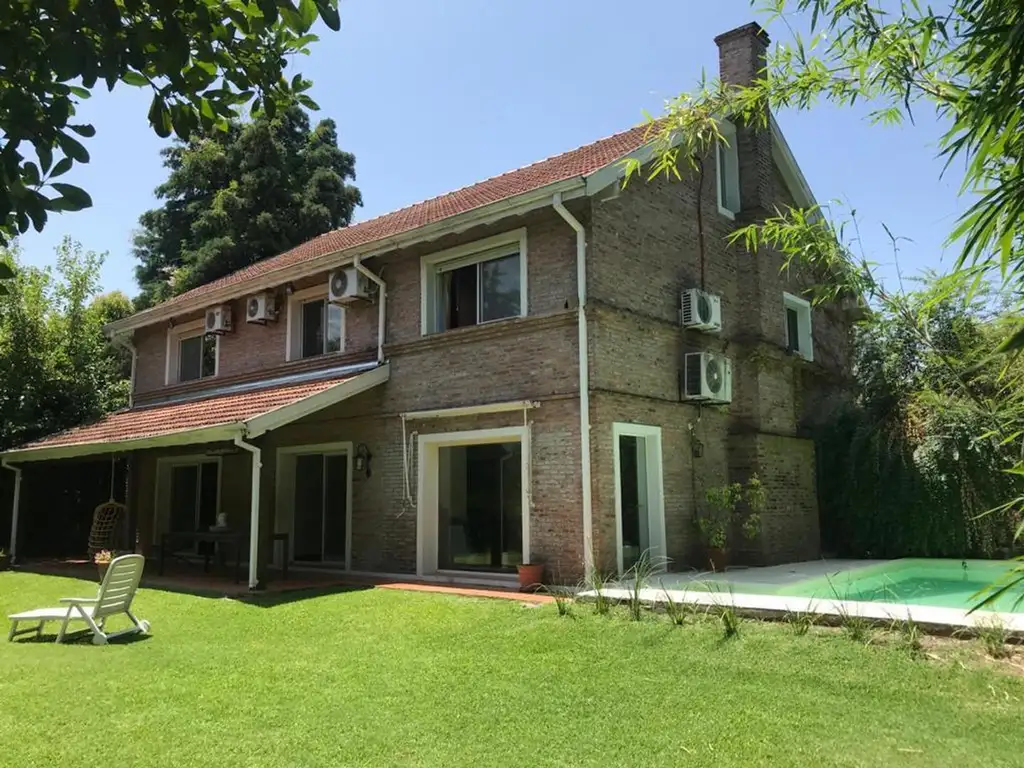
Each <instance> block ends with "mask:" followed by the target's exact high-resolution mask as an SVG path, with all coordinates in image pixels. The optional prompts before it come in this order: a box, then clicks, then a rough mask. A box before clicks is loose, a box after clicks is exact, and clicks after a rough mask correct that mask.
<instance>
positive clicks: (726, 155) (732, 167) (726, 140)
mask: <svg viewBox="0 0 1024 768" xmlns="http://www.w3.org/2000/svg"><path fill="white" fill-rule="evenodd" d="M720 130H721V132H722V139H720V140H719V141H718V143H717V145H716V147H715V171H716V176H717V179H718V212H719V213H721V214H722V215H723V216H727V217H728V218H730V219H732V218H735V216H736V214H737V213H739V212H740V162H739V153H738V152H737V150H736V128H735V126H733V124H732V123H728V122H724V121H723V122H722V123H721V125H720Z"/></svg>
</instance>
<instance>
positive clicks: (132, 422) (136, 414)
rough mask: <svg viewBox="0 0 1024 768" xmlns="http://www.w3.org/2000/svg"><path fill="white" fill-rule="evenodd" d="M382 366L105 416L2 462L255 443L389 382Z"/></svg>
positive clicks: (23, 448) (31, 445) (16, 451)
mask: <svg viewBox="0 0 1024 768" xmlns="http://www.w3.org/2000/svg"><path fill="white" fill-rule="evenodd" d="M389 375H390V368H389V366H388V364H387V363H385V364H383V365H380V366H377V367H375V368H371V369H369V370H366V369H365V367H364V368H363V369H356V370H348V371H344V372H342V369H339V370H338V371H337V372H336V373H335V375H333V376H328V377H322V378H318V379H315V380H301V381H294V380H293V381H290V382H287V383H278V384H275V385H271V386H267V387H265V388H262V389H246V390H244V391H241V392H238V391H232V392H227V393H224V392H222V393H220V394H214V395H211V396H208V397H202V398H196V399H191V400H187V401H184V402H182V401H178V402H172V403H162V404H158V405H150V406H144V407H138V408H131V409H127V410H123V411H116V412H114V413H111V414H107V415H106V416H104V417H103V418H102V419H100V420H99V421H96V422H94V423H92V424H86V425H83V426H81V427H75V428H73V429H69V430H66V431H64V432H59V433H57V434H55V435H50V436H48V437H44V438H42V439H40V440H36V441H34V442H32V443H28V444H26V445H22V446H19V447H18V448H15V449H13V450H10V451H7V452H5V453H3V454H0V456H2V458H3V460H4V461H5V462H24V461H45V460H49V459H64V458H73V457H76V456H90V455H94V454H109V453H121V452H124V451H132V450H140V449H145V448H160V447H166V446H174V445H190V444H197V443H216V442H224V441H231V440H234V439H235V438H236V437H242V438H254V437H259V436H260V435H262V434H264V433H266V432H269V431H270V430H272V429H276V428H278V427H281V426H283V425H285V424H289V423H291V422H293V421H296V420H297V419H300V418H302V417H303V416H308V415H309V414H311V413H315V412H316V411H319V410H320V409H322V408H326V407H328V406H330V405H334V404H335V403H338V402H341V401H342V400H344V399H346V398H348V397H352V396H353V395H356V394H359V393H360V392H363V391H365V390H367V389H370V388H371V387H375V386H377V385H378V384H382V383H384V382H385V381H387V380H388V377H389Z"/></svg>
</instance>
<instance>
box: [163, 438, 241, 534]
mask: <svg viewBox="0 0 1024 768" xmlns="http://www.w3.org/2000/svg"><path fill="white" fill-rule="evenodd" d="M212 463H216V464H217V507H216V509H215V510H214V515H215V516H216V515H219V514H220V511H221V488H222V487H223V485H224V462H223V459H222V457H221V456H208V455H206V454H204V453H190V454H187V455H182V456H159V457H157V460H156V478H155V480H154V482H153V530H152V541H151V542H150V544H152V545H153V546H154V547H159V546H160V537H161V536H162V535H163V534H165V533H169V532H170V525H171V521H170V504H171V487H170V481H171V478H172V476H173V473H172V472H171V470H172V469H173V468H174V467H182V466H191V465H193V464H212ZM201 473H202V470H200V475H201ZM161 480H164V481H166V482H167V483H168V486H167V488H161V487H160V486H161ZM201 489H202V478H201V477H197V486H196V493H197V494H198V493H200V491H201ZM161 491H163V493H161ZM162 502H166V505H164V504H162ZM164 509H166V510H167V515H168V516H167V528H166V530H161V528H160V515H161V511H163V510H164ZM198 514H199V509H198V507H197V508H196V515H197V516H198Z"/></svg>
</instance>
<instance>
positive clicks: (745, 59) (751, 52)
mask: <svg viewBox="0 0 1024 768" xmlns="http://www.w3.org/2000/svg"><path fill="white" fill-rule="evenodd" d="M769 43H771V40H770V39H769V37H768V33H767V32H765V31H764V30H763V29H762V28H761V25H760V24H758V23H757V22H756V21H752V22H750V23H749V24H744V25H743V26H742V27H736V29H730V30H729V31H728V32H723V33H722V34H720V35H719V36H718V37H716V38H715V45H717V46H718V75H719V77H720V78H721V79H722V82H723V83H728V84H730V85H750V84H751V83H752V82H753V81H754V78H755V77H756V76H757V75H759V74H760V73H761V70H763V69H764V65H765V56H766V55H767V53H768V45H769Z"/></svg>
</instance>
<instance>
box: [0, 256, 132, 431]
mask: <svg viewBox="0 0 1024 768" xmlns="http://www.w3.org/2000/svg"><path fill="white" fill-rule="evenodd" d="M56 250H57V266H56V269H52V268H49V267H48V268H46V269H39V268H37V267H31V266H26V265H24V264H19V263H18V256H19V254H18V250H17V247H11V248H7V249H0V261H2V262H3V263H6V264H9V265H11V266H14V267H16V276H15V278H14V279H13V280H12V281H11V285H10V288H11V291H10V295H9V296H7V297H5V298H4V300H3V301H0V450H5V449H7V448H10V447H12V446H15V445H18V444H20V443H24V442H27V441H30V440H33V439H36V438H39V437H43V436H44V435H48V434H52V433H54V432H59V431H60V430H63V429H68V428H69V427H73V426H77V425H79V424H82V423H84V422H87V421H90V420H92V419H95V418H97V417H99V416H100V415H102V414H103V413H106V412H107V411H110V410H113V409H115V408H118V407H121V406H123V405H125V404H126V403H127V399H128V389H129V382H128V379H127V376H128V374H129V373H130V370H131V359H130V357H129V358H127V359H126V358H125V353H124V351H123V350H119V349H116V348H114V347H113V345H112V344H111V343H110V342H109V341H108V340H107V339H106V338H105V337H104V335H103V325H104V323H106V322H109V321H110V320H112V319H116V318H117V317H120V316H124V315H125V314H131V312H132V311H133V308H132V306H131V302H130V301H129V300H128V298H127V297H126V296H124V294H121V293H112V294H107V295H105V296H97V293H98V288H99V270H100V267H101V266H102V264H103V258H104V257H103V256H102V255H98V254H96V253H94V252H92V251H83V249H82V246H81V245H80V244H79V243H75V242H73V241H72V240H71V239H70V238H64V241H63V242H62V243H61V245H60V246H58V247H57V249H56Z"/></svg>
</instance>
